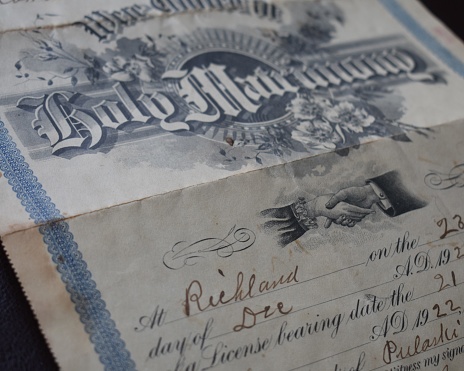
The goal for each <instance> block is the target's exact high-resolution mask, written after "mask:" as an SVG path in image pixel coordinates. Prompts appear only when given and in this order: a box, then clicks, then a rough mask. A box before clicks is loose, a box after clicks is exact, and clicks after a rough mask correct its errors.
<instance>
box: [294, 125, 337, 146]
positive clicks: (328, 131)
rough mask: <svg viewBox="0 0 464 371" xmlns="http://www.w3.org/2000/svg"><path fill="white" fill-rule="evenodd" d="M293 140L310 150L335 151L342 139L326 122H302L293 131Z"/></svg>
mask: <svg viewBox="0 0 464 371" xmlns="http://www.w3.org/2000/svg"><path fill="white" fill-rule="evenodd" d="M292 139H294V140H296V141H298V142H301V143H303V144H304V145H306V146H307V147H309V148H310V149H334V148H336V147H337V143H340V142H341V141H342V138H341V137H340V135H338V133H337V132H336V131H335V130H334V129H333V128H332V126H331V125H330V124H329V123H328V122H327V121H325V120H318V119H317V120H313V121H302V122H301V123H300V124H298V126H296V128H295V129H294V130H293V131H292Z"/></svg>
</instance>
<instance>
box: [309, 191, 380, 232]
mask: <svg viewBox="0 0 464 371" xmlns="http://www.w3.org/2000/svg"><path fill="white" fill-rule="evenodd" d="M379 201H380V198H379V196H378V195H377V194H376V193H375V191H374V189H373V188H372V186H371V185H370V184H366V185H363V186H360V187H356V186H355V187H348V188H344V189H341V190H339V191H338V192H337V193H335V194H333V195H322V196H319V197H316V198H315V199H314V200H312V201H311V202H309V204H311V203H313V205H314V215H315V216H325V217H326V218H327V220H326V222H325V224H324V227H325V228H329V227H330V226H331V225H332V223H335V224H337V225H342V226H346V227H354V226H355V225H356V223H359V222H360V221H362V220H363V219H364V218H365V217H366V216H368V215H371V214H374V213H375V211H374V210H372V206H373V205H374V204H375V203H377V202H379Z"/></svg>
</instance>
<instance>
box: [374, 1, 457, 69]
mask: <svg viewBox="0 0 464 371" xmlns="http://www.w3.org/2000/svg"><path fill="white" fill-rule="evenodd" d="M379 1H380V3H381V4H382V5H383V6H384V7H385V8H386V9H387V10H388V11H389V12H390V13H391V14H392V15H393V16H394V17H395V18H396V19H397V20H398V21H399V22H400V23H402V24H403V26H405V27H406V28H407V29H408V30H409V32H411V34H413V35H414V36H415V37H416V38H417V39H418V40H419V41H420V42H421V43H422V44H423V45H424V46H425V47H426V48H428V49H429V50H430V51H431V52H432V53H433V54H435V55H436V56H437V57H438V58H440V59H441V61H442V62H444V63H445V64H446V65H447V66H448V67H449V68H450V69H452V70H453V71H454V72H456V73H457V74H458V75H460V76H462V77H464V63H463V62H462V61H461V60H460V59H459V58H457V57H456V56H455V55H453V54H452V53H451V52H450V51H449V50H448V49H447V48H445V47H444V46H443V45H442V44H440V42H438V41H437V40H436V39H435V38H434V37H433V36H432V35H431V34H430V33H429V32H428V31H427V30H426V29H425V28H424V27H422V25H421V24H419V23H418V22H417V21H416V20H415V19H414V18H413V17H412V16H411V15H410V14H409V13H408V12H407V11H406V10H405V9H404V8H403V7H402V6H401V5H400V4H399V3H398V1H397V0H379Z"/></svg>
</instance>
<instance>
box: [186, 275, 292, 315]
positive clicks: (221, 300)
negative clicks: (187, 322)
mask: <svg viewBox="0 0 464 371" xmlns="http://www.w3.org/2000/svg"><path fill="white" fill-rule="evenodd" d="M297 274H298V266H296V267H295V269H294V270H293V271H291V272H290V273H288V274H283V275H281V276H280V277H279V278H278V279H276V280H272V281H268V280H263V281H261V282H260V283H259V284H257V280H256V275H255V274H252V275H251V276H250V278H249V279H248V280H247V282H246V283H244V281H245V279H244V274H243V272H238V274H237V280H236V285H235V288H234V289H233V291H232V292H226V291H225V290H221V292H220V293H219V295H218V296H217V295H216V297H215V296H214V295H209V296H207V295H204V294H203V285H202V284H201V282H200V281H198V280H193V281H192V282H191V283H190V285H189V286H188V287H187V289H186V290H185V302H184V312H185V314H186V315H187V316H190V315H192V312H193V311H197V312H203V311H205V310H207V309H210V308H216V307H219V306H221V305H225V304H228V303H231V302H239V301H243V300H245V299H251V298H253V297H255V296H256V295H259V294H263V293H265V292H267V291H271V290H274V289H276V288H277V287H279V286H282V285H286V284H291V283H297V282H298V278H297Z"/></svg>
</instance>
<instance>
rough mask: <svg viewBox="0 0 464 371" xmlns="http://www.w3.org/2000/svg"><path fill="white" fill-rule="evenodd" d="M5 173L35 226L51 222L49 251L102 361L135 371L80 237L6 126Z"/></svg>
mask: <svg viewBox="0 0 464 371" xmlns="http://www.w3.org/2000/svg"><path fill="white" fill-rule="evenodd" d="M0 170H1V171H2V172H3V175H4V176H5V178H6V179H7V180H8V183H9V184H10V185H11V187H12V188H13V191H14V192H15V193H16V195H17V197H18V198H19V199H20V200H21V204H22V205H23V206H24V207H25V208H26V211H27V212H28V213H29V215H30V216H31V218H32V219H33V220H34V222H35V223H36V224H43V223H45V224H44V225H42V226H40V227H39V231H40V233H41V234H42V235H43V236H44V237H43V240H44V242H45V244H46V245H47V246H48V252H49V253H50V254H51V256H52V260H53V262H54V263H55V264H56V266H57V270H58V272H59V273H60V274H61V279H62V281H63V282H64V284H65V285H66V290H67V291H68V292H69V293H70V296H71V300H72V302H73V303H74V304H75V308H76V311H77V313H79V317H80V320H81V322H82V323H83V324H84V328H85V331H86V332H87V333H88V334H89V335H90V336H89V337H90V341H91V342H92V343H93V344H94V346H95V351H96V352H97V354H98V355H99V359H100V362H101V363H102V364H103V365H104V366H105V369H106V370H135V363H134V361H132V359H131V358H130V353H129V352H128V351H127V350H126V347H125V343H124V341H123V340H122V339H121V334H120V332H119V331H118V330H117V329H116V325H115V323H114V321H113V320H112V319H111V317H110V312H109V311H108V310H107V309H106V304H105V302H104V301H103V299H102V298H101V293H100V291H99V290H98V289H97V287H96V283H95V281H94V280H93V279H92V275H91V273H90V271H89V270H88V269H87V264H86V263H85V261H84V260H83V258H82V254H81V253H80V252H79V250H78V246H77V243H76V242H74V236H73V235H72V233H71V232H69V225H68V223H66V222H64V221H60V219H62V215H61V214H60V212H59V211H58V210H57V208H56V206H55V205H54V204H53V203H52V201H51V199H50V197H48V196H47V194H46V192H45V190H44V189H43V188H42V185H41V184H40V183H39V182H38V180H37V177H35V176H34V174H33V172H32V170H31V169H30V168H29V165H28V164H27V163H26V161H25V159H24V157H23V156H22V155H21V153H20V151H19V150H18V149H17V148H16V144H15V143H14V142H13V140H12V138H11V137H10V135H9V134H8V130H7V129H6V128H5V127H4V124H3V122H1V121H0Z"/></svg>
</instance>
